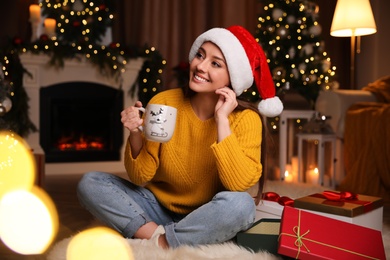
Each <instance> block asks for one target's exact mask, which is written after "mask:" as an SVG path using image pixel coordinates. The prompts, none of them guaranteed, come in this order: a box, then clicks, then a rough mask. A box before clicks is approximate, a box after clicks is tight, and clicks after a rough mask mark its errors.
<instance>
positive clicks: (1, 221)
mask: <svg viewBox="0 0 390 260" xmlns="http://www.w3.org/2000/svg"><path fill="white" fill-rule="evenodd" d="M58 222H59V221H58V214H57V210H56V208H55V205H54V202H53V201H52V200H51V198H50V197H49V195H48V194H47V193H46V192H45V191H44V190H42V189H41V188H39V187H36V186H34V187H32V188H31V189H30V190H23V189H20V190H13V191H10V192H8V193H6V194H5V195H3V196H2V198H1V200H0V237H1V240H2V241H3V243H4V244H5V245H6V246H7V247H9V248H10V249H11V250H13V251H15V252H17V253H19V254H24V255H32V254H41V253H43V252H45V251H46V250H47V248H48V247H49V246H50V244H51V243H52V242H53V240H54V238H55V236H56V234H57V231H58V225H59V223H58Z"/></svg>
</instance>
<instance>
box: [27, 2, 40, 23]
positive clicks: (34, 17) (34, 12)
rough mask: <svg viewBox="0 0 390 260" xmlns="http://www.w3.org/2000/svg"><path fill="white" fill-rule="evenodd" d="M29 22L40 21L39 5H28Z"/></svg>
mask: <svg viewBox="0 0 390 260" xmlns="http://www.w3.org/2000/svg"><path fill="white" fill-rule="evenodd" d="M29 9H30V22H32V23H39V22H40V21H41V7H40V6H39V5H30V8H29Z"/></svg>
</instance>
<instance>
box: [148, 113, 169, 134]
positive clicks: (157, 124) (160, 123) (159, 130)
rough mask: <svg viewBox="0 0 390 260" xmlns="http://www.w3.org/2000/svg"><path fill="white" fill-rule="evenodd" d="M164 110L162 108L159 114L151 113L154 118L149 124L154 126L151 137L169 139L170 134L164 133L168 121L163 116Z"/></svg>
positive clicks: (151, 129)
mask: <svg viewBox="0 0 390 260" xmlns="http://www.w3.org/2000/svg"><path fill="white" fill-rule="evenodd" d="M163 112H164V109H163V108H160V110H159V111H158V112H154V111H150V114H151V115H152V118H151V119H150V120H149V123H150V124H152V126H151V128H150V135H151V136H159V137H167V136H168V133H167V132H165V131H164V123H165V122H166V121H167V119H166V118H165V117H164V115H163Z"/></svg>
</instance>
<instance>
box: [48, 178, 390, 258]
mask: <svg viewBox="0 0 390 260" xmlns="http://www.w3.org/2000/svg"><path fill="white" fill-rule="evenodd" d="M325 189H326V188H324V187H321V186H313V185H309V184H304V183H294V184H291V183H283V182H279V181H268V182H267V183H266V185H265V188H264V191H273V192H276V193H278V194H279V195H281V196H288V197H290V198H292V199H295V198H299V197H303V196H306V195H310V194H313V193H316V192H321V191H323V190H325ZM249 192H250V193H251V194H252V193H253V192H255V191H254V190H253V191H249ZM383 220H384V227H383V232H382V234H383V242H384V246H385V251H386V256H387V257H390V216H389V214H385V216H384V219H383ZM70 240H71V238H67V239H64V240H62V241H60V242H59V243H57V244H56V245H55V246H54V247H53V248H52V250H51V251H50V252H49V254H48V258H47V259H48V260H66V250H67V245H68V244H69V242H70ZM127 241H128V243H129V245H130V246H131V248H132V251H133V255H134V259H136V260H143V259H147V260H149V259H156V260H157V259H158V260H160V259H161V260H168V259H169V260H181V259H183V260H184V259H185V260H207V259H219V260H230V259H232V260H233V259H243V260H257V259H265V260H274V259H281V258H280V257H278V256H276V255H273V254H270V253H268V252H251V251H248V250H247V249H245V248H243V247H240V246H238V245H236V244H234V243H232V242H227V243H223V244H217V245H208V246H200V247H191V246H182V247H179V248H176V249H168V250H164V249H161V248H158V247H157V246H155V245H153V244H151V243H147V244H142V245H141V244H140V242H139V240H137V239H128V240H127Z"/></svg>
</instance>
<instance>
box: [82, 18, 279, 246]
mask: <svg viewBox="0 0 390 260" xmlns="http://www.w3.org/2000/svg"><path fill="white" fill-rule="evenodd" d="M189 60H190V78H189V84H188V87H187V88H185V89H172V90H167V91H164V92H161V93H159V94H157V95H155V96H154V97H153V98H152V99H151V101H150V103H157V104H165V105H169V106H173V107H176V108H177V110H178V114H177V123H176V128H175V132H174V135H173V137H172V139H171V140H170V141H169V142H167V143H163V144H162V143H157V142H152V141H148V140H146V139H145V137H144V136H143V134H142V132H141V131H140V130H139V129H138V127H139V126H140V125H142V123H143V119H142V118H140V115H139V110H138V107H141V106H142V105H143V104H141V102H139V101H138V102H136V104H135V105H134V106H132V107H129V108H126V109H125V110H123V111H122V113H121V116H122V119H121V120H122V123H123V125H124V126H125V127H126V128H127V129H128V130H129V133H130V134H129V138H128V141H127V145H126V153H125V168H126V170H127V173H128V177H129V180H130V181H128V180H125V179H122V178H120V177H118V176H115V175H112V174H107V173H102V172H90V173H87V174H85V175H84V176H83V178H82V180H81V181H80V183H79V185H78V195H79V199H80V202H81V204H82V205H84V206H85V207H86V208H87V209H88V210H89V211H90V212H91V213H92V214H93V215H94V216H96V217H97V218H98V219H100V220H101V221H103V222H105V223H106V224H107V225H109V226H110V227H112V228H114V229H116V230H117V231H119V232H120V233H121V234H122V235H123V236H125V237H127V238H140V239H148V240H151V241H153V242H154V243H156V244H157V245H159V246H161V247H163V248H167V247H178V246H180V245H183V244H186V245H200V244H212V243H220V242H224V241H227V240H230V239H231V238H233V237H234V236H235V235H236V234H237V232H239V231H242V230H246V229H247V228H249V227H250V226H251V225H252V224H253V222H254V219H255V207H256V206H255V203H254V200H253V198H252V197H251V196H250V195H249V193H247V192H245V191H246V190H247V189H249V188H250V187H251V186H253V185H255V184H256V183H257V182H258V181H259V178H260V177H261V175H262V164H261V160H260V158H261V141H262V121H261V116H260V114H259V112H260V113H261V114H263V115H264V116H276V115H278V114H280V113H281V111H282V109H283V106H282V103H281V102H280V100H279V99H278V98H277V97H275V88H274V85H273V81H272V77H271V75H270V72H269V68H268V65H267V61H266V57H265V55H264V52H263V50H262V49H261V47H260V45H259V43H257V42H256V40H255V39H254V38H253V36H252V35H251V34H250V33H249V32H248V31H247V30H245V29H244V28H242V27H240V26H233V27H229V28H227V29H224V28H214V29H211V30H209V31H206V32H205V33H203V34H201V35H200V36H199V37H198V38H197V39H196V40H195V42H194V43H193V45H192V47H191V50H190V54H189ZM253 81H255V83H256V86H257V88H258V90H259V93H260V95H261V98H262V101H261V102H260V103H259V104H258V106H253V105H252V104H250V103H248V102H245V101H243V100H241V99H240V95H241V94H242V93H243V92H244V91H245V90H246V89H248V88H250V87H251V86H252V84H253Z"/></svg>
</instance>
